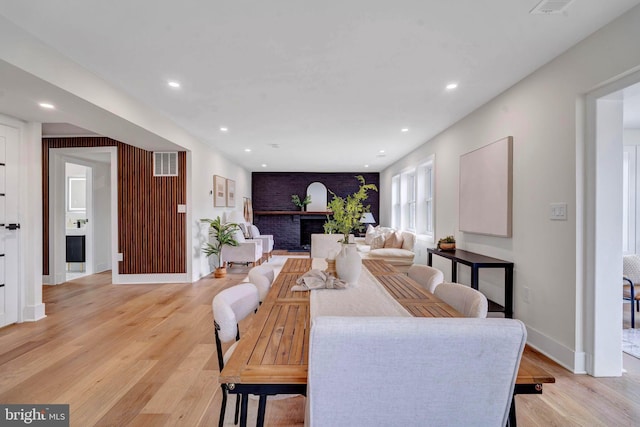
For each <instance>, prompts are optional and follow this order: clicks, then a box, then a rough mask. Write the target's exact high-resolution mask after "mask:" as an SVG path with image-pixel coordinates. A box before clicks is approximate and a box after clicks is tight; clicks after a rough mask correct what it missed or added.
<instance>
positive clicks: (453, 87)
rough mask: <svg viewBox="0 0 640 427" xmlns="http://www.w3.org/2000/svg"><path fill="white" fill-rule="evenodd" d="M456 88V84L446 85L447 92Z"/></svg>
mask: <svg viewBox="0 0 640 427" xmlns="http://www.w3.org/2000/svg"><path fill="white" fill-rule="evenodd" d="M457 87H458V83H449V84H448V85H447V90H452V89H455V88H457Z"/></svg>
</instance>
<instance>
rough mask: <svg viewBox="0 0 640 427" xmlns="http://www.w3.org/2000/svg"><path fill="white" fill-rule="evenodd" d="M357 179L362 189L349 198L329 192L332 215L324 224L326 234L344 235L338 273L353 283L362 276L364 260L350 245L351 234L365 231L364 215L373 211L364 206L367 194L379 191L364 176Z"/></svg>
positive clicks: (338, 261) (337, 261)
mask: <svg viewBox="0 0 640 427" xmlns="http://www.w3.org/2000/svg"><path fill="white" fill-rule="evenodd" d="M356 179H357V180H358V181H359V183H360V188H359V189H358V191H356V192H355V193H353V194H349V195H348V196H347V197H340V196H338V195H337V194H336V193H334V192H333V191H331V190H329V193H331V195H332V196H333V197H332V198H331V201H330V202H329V203H328V204H327V210H328V211H331V215H327V222H325V223H324V232H325V233H327V234H332V233H338V234H342V235H343V238H342V240H341V242H342V250H341V251H340V253H339V254H338V256H337V257H336V272H337V273H338V277H339V278H340V279H342V280H344V281H346V282H351V283H352V282H355V281H356V280H357V279H358V277H359V276H360V271H361V269H362V259H361V258H360V255H359V254H358V252H357V250H356V248H355V245H354V244H349V234H351V233H352V232H353V231H360V230H362V229H363V225H362V223H361V222H360V219H361V218H362V214H363V213H365V212H369V211H370V210H371V207H370V206H369V205H367V206H365V205H364V201H365V200H367V198H368V197H369V196H368V194H367V192H368V191H369V190H373V191H378V188H377V187H376V186H375V184H367V183H366V182H365V179H364V177H363V176H362V175H358V176H356Z"/></svg>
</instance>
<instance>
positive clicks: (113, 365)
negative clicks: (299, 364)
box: [0, 267, 640, 427]
mask: <svg viewBox="0 0 640 427" xmlns="http://www.w3.org/2000/svg"><path fill="white" fill-rule="evenodd" d="M245 273H246V269H244V268H242V267H238V268H235V267H234V269H232V273H231V274H229V275H228V276H227V278H225V279H213V278H209V277H208V278H205V279H202V280H200V281H198V282H197V283H194V284H163V285H112V284H111V283H110V275H109V274H98V275H94V276H88V277H84V278H81V279H77V280H74V281H72V282H68V283H66V284H63V285H60V286H55V287H53V286H45V288H44V301H45V303H46V310H47V318H46V319H43V320H41V321H38V322H35V323H23V324H19V325H12V326H8V327H6V328H2V329H0V402H2V403H68V404H70V409H71V425H72V426H78V427H87V426H154V427H155V426H189V427H191V426H214V425H217V421H218V413H219V408H220V406H219V405H220V387H219V386H218V384H217V374H218V368H217V361H216V356H215V345H214V338H213V327H212V316H211V300H212V298H213V296H214V295H215V294H216V293H217V292H219V291H220V290H221V289H223V288H226V287H228V286H231V285H233V284H235V283H237V282H239V281H240V280H241V279H242V278H243V277H244V276H245ZM247 327H248V323H245V324H242V325H241V329H246V328H247ZM540 361H541V363H542V364H543V365H544V366H545V367H546V369H547V370H548V371H550V372H551V373H552V374H553V375H555V377H556V379H557V383H556V384H550V385H545V387H544V394H543V395H541V396H518V397H516V399H517V410H518V422H519V425H520V426H525V427H526V426H545V427H546V426H598V425H602V426H632V425H640V363H639V361H638V360H637V359H634V358H630V357H626V358H625V366H626V368H627V369H628V371H629V372H628V373H626V374H625V375H623V376H622V377H620V378H592V377H589V376H586V375H572V374H571V373H569V372H568V371H566V370H565V369H563V368H561V367H559V366H558V365H556V364H554V363H553V362H551V361H549V360H548V359H546V358H544V357H543V356H540ZM363 398H366V397H364V396H363ZM230 401H231V403H233V401H234V398H232V399H230ZM252 408H254V410H255V402H254V403H253V406H252ZM232 413H233V410H232V408H231V406H229V409H228V411H227V417H226V418H227V425H233V424H232V420H231V418H232V416H231V414H232ZM254 414H255V413H250V417H251V418H250V419H251V420H252V419H254V418H253V417H254V416H255V415H254ZM303 419H304V398H303V397H296V398H293V399H286V400H280V401H270V402H269V404H268V408H267V421H266V425H267V426H298V425H302V424H303ZM635 420H637V421H635Z"/></svg>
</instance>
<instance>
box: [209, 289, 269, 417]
mask: <svg viewBox="0 0 640 427" xmlns="http://www.w3.org/2000/svg"><path fill="white" fill-rule="evenodd" d="M258 305H259V297H258V289H257V288H256V287H255V286H254V285H253V284H251V283H242V284H239V285H236V286H232V287H231V288H227V289H224V290H222V291H220V292H219V293H218V294H217V295H216V296H215V297H213V301H212V302H211V308H212V311H213V321H214V326H215V335H216V349H217V352H218V366H219V367H220V371H222V368H224V364H225V363H226V362H227V361H228V360H229V357H231V354H233V351H234V350H235V348H236V345H237V342H238V340H239V339H240V332H239V330H238V322H239V321H241V320H242V319H244V318H245V317H247V316H248V315H249V314H251V313H253V312H254V311H255V310H256V309H257V308H258ZM233 340H236V342H235V343H234V344H233V345H231V346H230V347H229V348H228V349H227V351H226V352H224V353H223V351H222V343H227V342H230V341H233ZM221 387H222V405H221V406H220V421H219V423H218V425H219V426H220V427H222V425H223V424H224V413H225V409H226V406H227V394H228V389H227V385H226V384H222V385H221ZM239 402H240V396H239V395H238V396H237V401H236V414H235V423H236V424H237V422H238V409H239V406H238V405H239Z"/></svg>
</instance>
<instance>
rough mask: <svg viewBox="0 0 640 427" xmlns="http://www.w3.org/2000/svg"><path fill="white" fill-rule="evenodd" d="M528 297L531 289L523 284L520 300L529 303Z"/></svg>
mask: <svg viewBox="0 0 640 427" xmlns="http://www.w3.org/2000/svg"><path fill="white" fill-rule="evenodd" d="M530 297H531V290H530V289H529V288H528V287H526V286H525V287H524V288H523V289H522V300H523V301H524V302H526V303H527V304H529V300H530Z"/></svg>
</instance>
